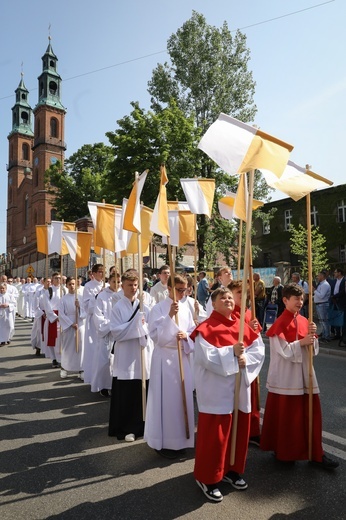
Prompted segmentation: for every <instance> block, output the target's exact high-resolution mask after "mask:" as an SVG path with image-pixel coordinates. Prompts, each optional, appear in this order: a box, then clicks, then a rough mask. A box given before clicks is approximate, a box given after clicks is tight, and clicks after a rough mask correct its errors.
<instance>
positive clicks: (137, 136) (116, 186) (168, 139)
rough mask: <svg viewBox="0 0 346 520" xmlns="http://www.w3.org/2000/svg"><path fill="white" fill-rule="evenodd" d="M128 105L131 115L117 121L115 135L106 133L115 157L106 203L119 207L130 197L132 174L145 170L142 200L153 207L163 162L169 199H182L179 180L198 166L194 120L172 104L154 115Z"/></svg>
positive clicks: (108, 177)
mask: <svg viewBox="0 0 346 520" xmlns="http://www.w3.org/2000/svg"><path fill="white" fill-rule="evenodd" d="M131 105H132V107H133V110H132V112H131V114H130V115H128V116H125V117H124V118H122V119H120V120H119V121H117V124H118V128H117V129H116V130H115V131H114V132H107V134H106V135H107V137H108V139H109V141H110V144H111V147H112V153H113V157H114V159H113V161H112V163H111V165H110V170H109V172H108V174H107V175H106V189H107V202H114V203H117V204H121V203H122V199H123V198H124V197H128V196H129V194H130V191H131V188H132V184H133V181H134V174H135V172H136V171H138V172H139V173H141V172H142V171H144V170H146V169H148V170H149V174H148V176H147V179H146V182H145V186H144V189H143V192H142V197H141V199H142V201H143V202H144V204H145V205H147V206H149V207H152V208H153V207H154V205H155V201H156V198H157V195H158V191H159V183H160V164H162V163H165V165H166V169H167V174H168V179H169V182H168V184H167V197H168V199H169V200H176V199H177V198H178V199H179V198H180V199H181V197H182V196H183V192H182V189H181V185H180V178H181V177H193V176H194V175H195V174H196V171H198V167H199V166H200V163H199V153H198V150H197V143H198V141H199V139H200V131H199V129H198V128H196V126H195V124H194V119H193V117H192V116H190V117H186V116H185V115H184V113H183V112H182V111H181V110H180V109H179V108H178V106H177V104H176V103H175V102H174V101H172V102H171V103H169V104H168V106H167V107H166V108H165V109H163V110H161V111H160V112H159V113H157V114H155V113H154V112H153V111H146V110H144V109H142V108H140V106H139V104H138V103H131Z"/></svg>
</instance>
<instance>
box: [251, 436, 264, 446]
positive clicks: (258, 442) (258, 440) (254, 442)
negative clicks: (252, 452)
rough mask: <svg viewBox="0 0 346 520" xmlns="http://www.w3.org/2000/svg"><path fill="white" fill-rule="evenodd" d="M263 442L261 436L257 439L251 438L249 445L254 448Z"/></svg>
mask: <svg viewBox="0 0 346 520" xmlns="http://www.w3.org/2000/svg"><path fill="white" fill-rule="evenodd" d="M260 442H261V437H260V435H256V436H255V437H250V439H249V444H253V445H254V446H259V445H260Z"/></svg>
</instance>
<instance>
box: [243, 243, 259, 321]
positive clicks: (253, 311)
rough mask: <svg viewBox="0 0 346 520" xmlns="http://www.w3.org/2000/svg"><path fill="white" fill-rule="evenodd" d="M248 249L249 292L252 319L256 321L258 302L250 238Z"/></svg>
mask: <svg viewBox="0 0 346 520" xmlns="http://www.w3.org/2000/svg"><path fill="white" fill-rule="evenodd" d="M248 247H249V291H250V305H251V319H252V320H254V319H255V318H256V302H255V284H254V281H253V265H252V244H251V238H250V242H249V244H248ZM244 281H245V282H246V283H247V280H244Z"/></svg>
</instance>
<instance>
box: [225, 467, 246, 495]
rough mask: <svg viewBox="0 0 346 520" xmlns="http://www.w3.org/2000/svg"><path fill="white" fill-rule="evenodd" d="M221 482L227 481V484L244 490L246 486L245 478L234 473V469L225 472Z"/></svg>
mask: <svg viewBox="0 0 346 520" xmlns="http://www.w3.org/2000/svg"><path fill="white" fill-rule="evenodd" d="M222 482H228V484H231V486H233V487H234V488H235V489H238V491H244V490H245V489H247V487H248V485H247V483H246V482H245V480H244V479H243V478H242V477H241V476H240V475H239V473H236V472H235V471H229V472H228V473H226V475H225V476H224V477H223V479H222Z"/></svg>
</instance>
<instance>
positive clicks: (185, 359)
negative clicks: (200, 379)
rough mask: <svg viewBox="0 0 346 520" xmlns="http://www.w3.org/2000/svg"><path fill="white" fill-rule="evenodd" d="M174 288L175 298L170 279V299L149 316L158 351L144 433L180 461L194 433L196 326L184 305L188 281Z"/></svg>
mask: <svg viewBox="0 0 346 520" xmlns="http://www.w3.org/2000/svg"><path fill="white" fill-rule="evenodd" d="M174 285H175V291H174V292H175V298H174V293H173V290H172V282H171V278H169V280H168V291H169V297H168V298H167V299H166V300H164V301H161V302H159V303H158V304H157V305H155V306H154V307H153V309H152V310H151V312H150V317H149V334H150V336H151V338H152V340H153V342H154V345H155V348H154V352H153V356H152V363H151V378H150V385H149V393H148V405H147V414H146V422H145V433H144V439H145V440H146V442H147V443H148V445H149V446H150V447H151V448H153V449H155V450H156V451H157V452H158V453H159V454H160V455H162V456H163V457H166V458H171V459H173V458H177V457H178V456H179V455H180V454H181V451H182V450H185V448H192V447H193V445H194V430H195V423H194V406H193V377H192V372H191V367H190V363H189V354H190V352H192V350H193V342H192V341H191V340H190V339H189V337H188V336H189V334H190V333H191V332H192V330H193V329H194V328H195V323H194V321H193V319H192V314H191V312H190V310H189V307H188V303H187V302H186V301H185V302H184V301H182V299H183V298H184V296H185V293H186V290H187V281H186V278H185V277H183V276H180V275H174ZM176 316H177V318H178V319H177V320H176ZM177 322H178V324H177ZM178 348H180V349H181V356H182V366H183V370H184V381H185V396H186V407H187V425H188V428H187V427H186V424H185V411H184V407H183V399H182V388H181V376H180V368H179V356H178ZM187 430H189V431H187ZM188 433H189V435H188Z"/></svg>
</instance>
